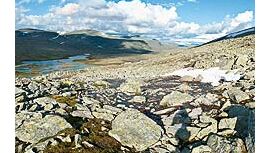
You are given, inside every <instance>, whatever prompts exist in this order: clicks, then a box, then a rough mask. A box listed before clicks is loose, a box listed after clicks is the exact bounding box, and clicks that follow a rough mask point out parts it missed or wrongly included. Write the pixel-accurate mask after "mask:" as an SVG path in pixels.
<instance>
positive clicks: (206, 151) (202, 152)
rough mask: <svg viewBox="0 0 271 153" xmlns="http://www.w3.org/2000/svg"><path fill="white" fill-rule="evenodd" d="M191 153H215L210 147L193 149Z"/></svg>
mask: <svg viewBox="0 0 271 153" xmlns="http://www.w3.org/2000/svg"><path fill="white" fill-rule="evenodd" d="M191 153H213V151H212V149H211V148H210V147H209V146H205V145H200V146H197V147H195V148H193V149H192V152H191Z"/></svg>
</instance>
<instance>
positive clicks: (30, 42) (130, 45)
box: [15, 29, 153, 64]
mask: <svg viewBox="0 0 271 153" xmlns="http://www.w3.org/2000/svg"><path fill="white" fill-rule="evenodd" d="M15 40H16V41H15V47H16V49H15V50H16V64H19V63H21V62H22V61H25V60H49V59H59V58H66V57H69V56H74V55H80V54H90V55H92V56H107V55H125V54H145V53H150V52H152V51H153V49H152V47H153V46H152V45H149V43H148V42H146V41H144V40H134V39H125V38H117V37H116V38H115V37H111V36H108V35H106V34H104V33H102V32H99V31H94V30H79V31H74V32H69V33H65V34H59V33H57V32H52V31H44V30H38V29H20V30H16V31H15Z"/></svg>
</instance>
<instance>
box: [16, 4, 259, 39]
mask: <svg viewBox="0 0 271 153" xmlns="http://www.w3.org/2000/svg"><path fill="white" fill-rule="evenodd" d="M26 11H27V10H26V9H23V8H21V7H18V8H16V28H24V27H36V28H43V29H48V30H54V31H72V30H80V29H94V30H99V31H116V32H119V33H141V34H142V35H144V36H148V37H149V38H156V39H162V40H176V41H178V42H179V41H183V42H206V41H209V40H211V39H214V38H217V37H218V36H222V35H224V34H227V33H229V32H233V31H237V30H242V29H243V28H248V27H251V26H253V25H254V24H253V22H254V17H253V12H252V11H246V12H243V13H240V14H238V15H236V16H233V17H231V16H226V17H225V19H224V20H223V21H221V22H217V23H210V24H206V25H200V24H198V23H194V22H191V23H188V22H184V21H180V16H179V15H178V14H177V12H176V7H174V6H172V7H165V6H161V5H158V4H156V5H154V4H150V3H145V2H141V1H140V0H133V1H125V0H121V1H119V2H114V1H108V2H107V1H105V0H91V1H90V0H79V2H77V3H75V2H74V3H68V4H65V5H64V6H62V7H60V6H59V7H54V8H52V9H50V11H49V12H48V13H46V14H44V15H27V14H26Z"/></svg>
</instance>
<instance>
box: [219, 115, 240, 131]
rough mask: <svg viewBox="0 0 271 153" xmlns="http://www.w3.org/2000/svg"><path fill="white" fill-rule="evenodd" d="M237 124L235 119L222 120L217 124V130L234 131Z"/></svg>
mask: <svg viewBox="0 0 271 153" xmlns="http://www.w3.org/2000/svg"><path fill="white" fill-rule="evenodd" d="M236 122H237V117H234V118H223V119H221V120H220V122H219V124H218V128H219V129H232V130H234V128H235V125H236Z"/></svg>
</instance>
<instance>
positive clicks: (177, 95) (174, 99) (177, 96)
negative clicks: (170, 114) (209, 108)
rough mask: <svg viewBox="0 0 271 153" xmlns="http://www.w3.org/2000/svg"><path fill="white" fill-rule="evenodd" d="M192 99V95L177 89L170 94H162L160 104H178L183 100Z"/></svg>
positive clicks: (188, 100)
mask: <svg viewBox="0 0 271 153" xmlns="http://www.w3.org/2000/svg"><path fill="white" fill-rule="evenodd" d="M193 99H194V97H193V96H191V95H189V94H187V93H182V92H179V91H173V92H171V93H170V94H168V95H166V96H164V98H163V99H162V101H161V102H160V105H161V106H168V107H170V106H179V105H182V104H183V103H185V102H190V101H192V100H193Z"/></svg>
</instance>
